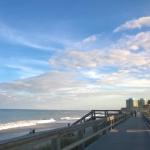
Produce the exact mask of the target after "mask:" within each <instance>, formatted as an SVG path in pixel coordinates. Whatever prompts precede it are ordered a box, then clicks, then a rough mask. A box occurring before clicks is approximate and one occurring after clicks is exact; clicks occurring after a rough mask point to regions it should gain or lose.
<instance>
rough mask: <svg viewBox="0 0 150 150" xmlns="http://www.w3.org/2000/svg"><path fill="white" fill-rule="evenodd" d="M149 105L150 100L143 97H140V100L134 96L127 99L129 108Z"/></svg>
mask: <svg viewBox="0 0 150 150" xmlns="http://www.w3.org/2000/svg"><path fill="white" fill-rule="evenodd" d="M147 105H150V100H148V101H146V100H144V99H143V98H140V99H139V100H134V99H133V98H129V99H127V100H126V108H127V109H128V110H132V109H141V108H144V107H145V106H147Z"/></svg>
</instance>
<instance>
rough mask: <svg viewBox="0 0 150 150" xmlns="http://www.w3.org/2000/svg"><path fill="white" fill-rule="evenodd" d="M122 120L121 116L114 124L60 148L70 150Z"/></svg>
mask: <svg viewBox="0 0 150 150" xmlns="http://www.w3.org/2000/svg"><path fill="white" fill-rule="evenodd" d="M123 120H124V118H122V119H121V120H119V121H118V122H116V123H114V124H111V125H109V126H107V127H105V128H103V129H101V130H99V131H97V132H96V133H93V134H92V135H89V136H87V137H85V138H83V139H81V140H79V141H77V142H75V143H73V144H71V145H69V146H67V147H65V148H63V149H62V150H71V149H73V148H75V147H77V146H79V145H81V144H82V143H85V142H86V141H88V140H90V139H92V138H94V137H96V136H97V135H99V134H101V133H102V132H104V131H106V130H109V129H110V128H112V127H113V126H115V125H117V124H118V123H120V122H121V121H123Z"/></svg>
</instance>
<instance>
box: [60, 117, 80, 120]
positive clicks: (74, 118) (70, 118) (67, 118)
mask: <svg viewBox="0 0 150 150" xmlns="http://www.w3.org/2000/svg"><path fill="white" fill-rule="evenodd" d="M60 119H61V120H78V119H80V117H62V118H60Z"/></svg>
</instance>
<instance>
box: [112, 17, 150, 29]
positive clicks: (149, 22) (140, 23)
mask: <svg viewBox="0 0 150 150" xmlns="http://www.w3.org/2000/svg"><path fill="white" fill-rule="evenodd" d="M142 27H150V16H147V17H141V18H138V19H134V20H130V21H127V22H125V23H124V24H122V25H120V26H119V27H117V28H116V29H115V30H114V32H119V31H124V30H130V29H136V28H139V29H141V28H142Z"/></svg>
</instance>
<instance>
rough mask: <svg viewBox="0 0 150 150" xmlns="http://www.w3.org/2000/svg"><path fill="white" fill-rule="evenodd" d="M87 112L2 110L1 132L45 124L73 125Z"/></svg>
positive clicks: (0, 117)
mask: <svg viewBox="0 0 150 150" xmlns="http://www.w3.org/2000/svg"><path fill="white" fill-rule="evenodd" d="M87 112H88V111H87V110H25V109H0V130H4V129H11V128H17V127H24V126H31V125H36V124H45V123H54V122H55V123H64V122H66V123H72V122H74V121H75V120H77V119H79V118H81V117H82V116H83V115H84V114H86V113H87Z"/></svg>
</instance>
